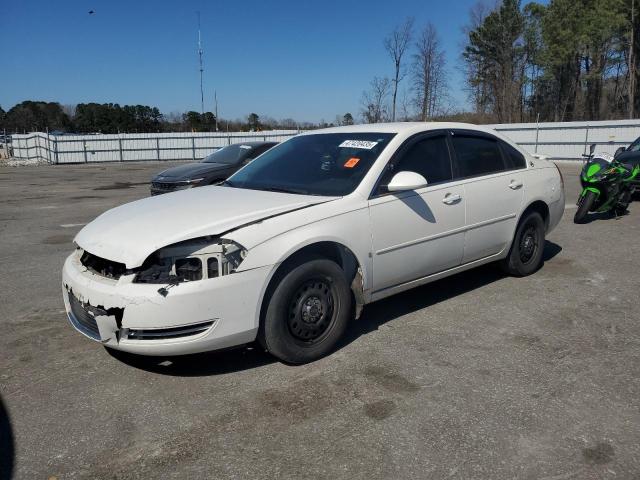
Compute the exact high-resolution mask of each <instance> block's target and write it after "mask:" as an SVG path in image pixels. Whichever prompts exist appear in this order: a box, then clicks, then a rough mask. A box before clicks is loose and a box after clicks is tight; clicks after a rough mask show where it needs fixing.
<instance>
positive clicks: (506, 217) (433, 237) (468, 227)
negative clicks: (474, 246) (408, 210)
mask: <svg viewBox="0 0 640 480" xmlns="http://www.w3.org/2000/svg"><path fill="white" fill-rule="evenodd" d="M515 216H516V214H515V213H511V214H509V215H503V216H502V217H498V218H492V219H491V220H485V221H483V222H478V223H474V224H473V225H465V226H464V227H460V228H454V229H453V230H449V231H448V232H443V233H437V234H435V235H431V236H429V237H423V238H418V239H416V240H411V241H409V242H405V243H399V244H398V245H393V246H391V247H387V248H382V249H380V250H378V251H377V252H376V255H384V254H385V253H389V252H393V251H395V250H400V249H402V248H406V247H412V246H413V245H418V244H420V243H425V242H429V241H431V240H437V239H439V238H444V237H448V236H450V235H455V234H456V233H462V232H466V231H468V230H474V229H476V228H480V227H484V226H486V225H491V224H494V223H498V222H503V221H504V220H509V219H510V218H515Z"/></svg>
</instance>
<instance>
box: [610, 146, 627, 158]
mask: <svg viewBox="0 0 640 480" xmlns="http://www.w3.org/2000/svg"><path fill="white" fill-rule="evenodd" d="M625 150H626V148H624V147H618V149H617V150H616V153H614V154H613V158H616V157H617V156H618V155H620V154H621V153H622V152H624V151H625Z"/></svg>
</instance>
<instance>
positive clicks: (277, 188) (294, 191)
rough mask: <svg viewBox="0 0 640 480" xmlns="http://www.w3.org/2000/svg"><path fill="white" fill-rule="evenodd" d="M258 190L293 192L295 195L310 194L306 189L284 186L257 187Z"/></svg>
mask: <svg viewBox="0 0 640 480" xmlns="http://www.w3.org/2000/svg"><path fill="white" fill-rule="evenodd" d="M259 189H260V190H266V191H267V192H279V193H294V194H297V195H312V194H310V193H309V192H307V191H306V190H300V189H298V188H285V187H259Z"/></svg>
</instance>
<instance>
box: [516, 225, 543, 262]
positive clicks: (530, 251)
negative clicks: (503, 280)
mask: <svg viewBox="0 0 640 480" xmlns="http://www.w3.org/2000/svg"><path fill="white" fill-rule="evenodd" d="M539 244H540V241H539V235H538V231H537V229H536V227H535V225H532V224H529V225H527V226H526V227H525V229H524V230H523V232H522V235H521V236H520V249H519V250H520V261H521V262H522V263H523V264H525V265H526V264H528V263H530V262H531V261H532V260H533V259H534V258H535V256H536V253H537V252H538V248H540V245H539Z"/></svg>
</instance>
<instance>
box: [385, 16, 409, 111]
mask: <svg viewBox="0 0 640 480" xmlns="http://www.w3.org/2000/svg"><path fill="white" fill-rule="evenodd" d="M412 31H413V18H407V19H406V20H405V21H404V23H403V24H402V25H398V26H397V27H396V28H395V29H394V30H393V32H391V34H390V35H389V36H388V37H387V38H385V39H384V48H385V49H386V50H387V53H388V54H389V56H390V57H391V60H393V66H394V69H395V70H394V77H393V96H392V100H391V120H392V121H394V122H395V120H396V99H397V96H398V84H399V83H400V82H401V81H402V79H403V78H404V76H405V73H404V70H403V68H402V57H404V54H405V52H406V51H407V48H408V47H409V42H410V41H411V35H412Z"/></svg>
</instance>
